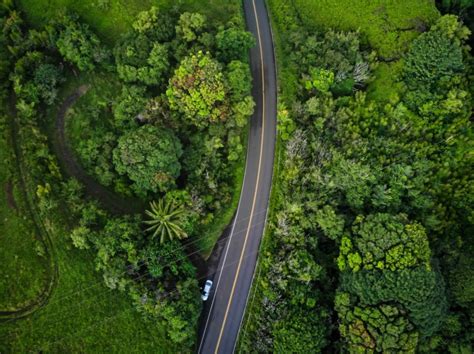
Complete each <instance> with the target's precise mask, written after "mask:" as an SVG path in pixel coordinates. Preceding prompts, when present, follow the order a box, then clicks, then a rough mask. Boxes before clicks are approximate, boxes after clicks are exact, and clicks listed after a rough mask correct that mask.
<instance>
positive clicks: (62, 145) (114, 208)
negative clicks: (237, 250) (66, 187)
mask: <svg viewBox="0 0 474 354" xmlns="http://www.w3.org/2000/svg"><path fill="white" fill-rule="evenodd" d="M87 90H88V87H87V86H84V85H83V86H80V87H79V88H77V89H76V90H75V91H74V92H73V93H72V94H71V95H70V96H69V97H68V98H66V100H65V101H64V102H63V104H62V105H61V107H60V108H59V111H58V114H57V116H56V141H55V144H54V145H55V146H54V149H55V150H56V151H55V152H56V155H57V156H58V159H59V162H60V163H61V165H62V167H63V168H64V170H65V171H66V173H67V174H68V175H69V176H71V177H74V178H76V179H77V180H78V181H79V182H81V183H82V184H83V185H84V187H85V190H86V194H87V195H89V196H91V197H93V198H95V199H96V200H98V201H99V203H100V204H101V205H102V207H103V208H105V209H106V210H107V211H109V212H110V213H112V214H116V215H122V214H139V213H143V212H144V210H145V209H146V207H147V205H146V204H145V203H144V202H142V201H141V200H139V199H137V198H126V197H123V196H120V195H118V194H116V193H114V192H112V191H110V190H109V189H107V188H106V187H104V186H103V185H101V184H100V183H99V182H97V181H96V180H95V179H94V178H92V177H91V176H89V175H88V174H87V171H85V170H84V168H83V167H82V166H81V165H80V163H79V162H78V161H77V160H76V158H75V156H74V152H73V151H72V150H71V148H70V147H69V145H68V144H67V138H66V133H65V125H66V119H68V117H67V112H68V110H69V109H70V108H71V107H72V106H73V105H74V103H76V101H77V100H78V99H79V98H80V97H81V96H82V95H84V94H85V93H86V92H87ZM182 244H183V247H184V249H185V252H186V253H187V254H189V255H190V257H189V259H190V260H191V262H192V263H193V265H194V266H195V267H196V268H197V274H198V277H202V276H205V275H206V273H207V265H206V262H205V261H204V259H203V258H202V256H201V255H200V254H199V253H198V250H197V249H196V248H195V246H193V244H192V240H186V241H184V242H182Z"/></svg>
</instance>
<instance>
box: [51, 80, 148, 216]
mask: <svg viewBox="0 0 474 354" xmlns="http://www.w3.org/2000/svg"><path fill="white" fill-rule="evenodd" d="M88 88H89V87H88V86H85V85H82V86H80V87H79V88H77V89H76V90H75V91H74V92H73V93H72V94H71V95H70V96H69V97H68V98H66V100H65V101H64V102H63V104H62V105H61V107H60V108H59V111H58V114H57V116H56V129H55V134H56V139H55V142H54V149H55V153H56V156H57V157H58V159H59V162H60V164H61V165H62V167H63V169H64V171H65V172H66V174H68V175H69V176H70V177H74V178H76V179H77V180H78V181H79V182H81V183H82V184H83V185H84V187H85V190H86V194H87V195H89V196H91V197H93V198H95V199H97V200H98V201H99V203H100V204H101V206H102V207H103V208H104V209H106V210H107V211H109V212H110V213H112V214H119V215H120V214H138V213H142V212H143V211H144V210H145V208H146V205H145V203H143V202H142V201H141V200H139V199H137V198H127V197H123V196H120V195H117V194H116V193H114V192H112V191H111V190H109V189H108V188H106V187H104V186H103V185H101V184H100V183H99V182H97V181H96V180H95V179H94V178H92V177H91V176H90V175H89V174H88V173H87V171H85V170H84V168H83V167H82V166H81V164H80V163H79V162H78V161H77V160H76V158H75V156H74V152H73V151H72V149H71V148H70V146H69V144H68V143H67V137H66V133H65V125H66V119H68V117H67V113H68V111H69V109H70V108H71V107H72V106H73V105H74V103H76V101H77V100H78V99H79V98H80V97H81V96H82V95H84V94H85V93H86V92H87V90H88Z"/></svg>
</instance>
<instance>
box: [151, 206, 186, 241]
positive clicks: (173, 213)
mask: <svg viewBox="0 0 474 354" xmlns="http://www.w3.org/2000/svg"><path fill="white" fill-rule="evenodd" d="M150 207H151V210H147V211H146V214H147V215H148V216H149V217H150V220H147V221H144V223H145V224H147V225H150V227H149V228H148V229H146V231H153V235H152V238H156V237H158V236H159V237H160V243H164V242H165V241H166V240H167V239H168V240H173V239H174V238H177V239H178V240H181V239H183V238H186V237H188V234H187V233H186V232H185V231H184V230H183V229H182V228H181V226H180V225H179V223H180V221H182V218H183V215H184V214H185V213H186V211H185V210H184V209H183V207H182V206H178V207H177V206H176V205H175V204H174V202H171V201H165V200H164V199H160V200H159V201H158V203H157V202H151V203H150Z"/></svg>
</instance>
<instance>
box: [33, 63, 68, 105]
mask: <svg viewBox="0 0 474 354" xmlns="http://www.w3.org/2000/svg"><path fill="white" fill-rule="evenodd" d="M33 82H34V84H35V85H36V87H37V89H38V93H39V95H40V97H41V98H42V99H43V100H44V102H45V103H46V104H47V105H52V104H53V103H54V102H55V101H56V98H57V96H58V88H57V87H58V85H60V84H61V83H62V82H64V78H63V76H62V73H61V70H59V69H58V68H57V67H56V66H54V65H52V64H41V65H40V66H39V67H38V68H37V69H36V71H35V73H34V79H33Z"/></svg>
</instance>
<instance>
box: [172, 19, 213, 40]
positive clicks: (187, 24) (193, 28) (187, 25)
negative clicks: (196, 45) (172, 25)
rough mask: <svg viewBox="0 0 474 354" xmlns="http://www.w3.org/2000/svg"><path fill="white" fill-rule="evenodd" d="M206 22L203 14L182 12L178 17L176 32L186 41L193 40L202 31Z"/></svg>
mask: <svg viewBox="0 0 474 354" xmlns="http://www.w3.org/2000/svg"><path fill="white" fill-rule="evenodd" d="M206 22H207V19H206V16H204V15H201V14H199V13H191V12H184V13H182V14H181V16H180V17H179V21H178V25H177V26H176V34H178V35H179V36H181V37H182V38H184V40H185V41H186V42H192V41H195V40H196V39H198V37H199V36H200V35H201V34H202V33H203V32H204V30H205V24H206Z"/></svg>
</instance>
